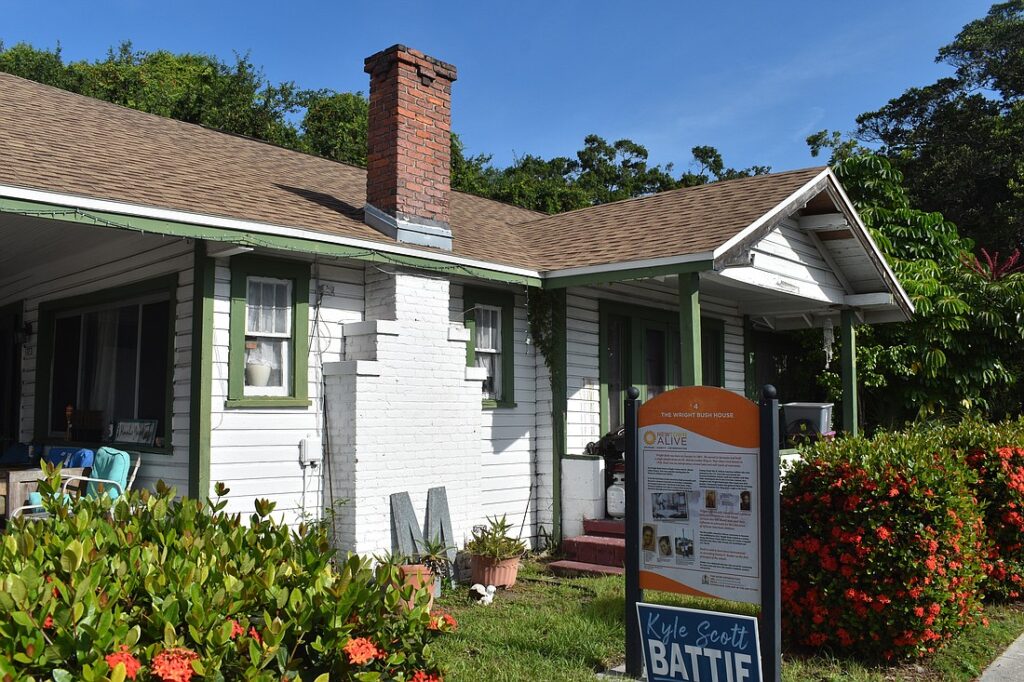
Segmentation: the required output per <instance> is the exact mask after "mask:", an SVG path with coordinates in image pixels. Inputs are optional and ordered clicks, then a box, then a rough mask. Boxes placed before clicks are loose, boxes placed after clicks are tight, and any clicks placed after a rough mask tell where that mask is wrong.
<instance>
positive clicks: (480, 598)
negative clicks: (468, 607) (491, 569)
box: [469, 583, 495, 606]
mask: <svg viewBox="0 0 1024 682" xmlns="http://www.w3.org/2000/svg"><path fill="white" fill-rule="evenodd" d="M494 592H495V587H494V585H488V586H487V587H484V586H483V585H481V584H480V583H476V584H474V585H473V586H472V587H470V588H469V597H470V599H475V600H476V602H477V603H478V604H483V605H484V606H487V605H488V604H490V603H491V602H492V601H494Z"/></svg>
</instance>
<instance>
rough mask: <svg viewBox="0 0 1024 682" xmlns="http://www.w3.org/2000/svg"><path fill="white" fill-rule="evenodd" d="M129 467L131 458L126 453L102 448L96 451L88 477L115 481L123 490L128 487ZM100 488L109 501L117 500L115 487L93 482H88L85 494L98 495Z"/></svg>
mask: <svg viewBox="0 0 1024 682" xmlns="http://www.w3.org/2000/svg"><path fill="white" fill-rule="evenodd" d="M131 466H132V458H131V455H129V454H128V453H127V452H125V451H124V450H116V449H114V448H108V447H106V446H104V447H102V448H100V449H99V450H97V451H96V456H95V458H94V459H93V463H92V473H91V474H90V476H91V477H92V478H102V479H105V480H108V481H117V482H118V483H120V484H121V488H122V489H123V488H125V487H126V486H127V485H128V471H129V470H130V469H131ZM100 486H103V490H104V492H106V493H107V494H108V495H110V499H112V500H116V499H117V497H118V495H119V493H118V491H117V489H116V488H115V487H113V486H112V485H109V484H106V485H104V484H102V483H96V482H94V481H89V484H88V485H87V486H86V489H85V493H86V494H87V495H99V494H100Z"/></svg>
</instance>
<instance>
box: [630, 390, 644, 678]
mask: <svg viewBox="0 0 1024 682" xmlns="http://www.w3.org/2000/svg"><path fill="white" fill-rule="evenodd" d="M639 397H640V391H639V390H637V388H636V386H630V387H629V388H628V389H626V411H625V418H626V419H625V423H626V443H625V446H626V613H625V621H626V674H627V675H628V676H630V677H640V674H641V671H642V669H643V650H642V648H641V647H642V645H641V641H640V639H641V638H640V621H639V620H638V616H637V610H636V609H637V604H638V603H640V602H641V601H642V600H643V598H644V596H643V591H642V590H641V589H640V562H639V561H637V557H639V556H640V501H639V495H640V492H639V480H640V457H639V452H638V448H637V438H636V414H637V408H638V406H639Z"/></svg>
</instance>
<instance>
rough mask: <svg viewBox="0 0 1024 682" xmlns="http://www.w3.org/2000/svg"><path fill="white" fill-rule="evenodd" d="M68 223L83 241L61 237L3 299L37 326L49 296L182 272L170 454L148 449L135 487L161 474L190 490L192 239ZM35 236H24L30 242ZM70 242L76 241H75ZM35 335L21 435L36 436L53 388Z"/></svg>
mask: <svg viewBox="0 0 1024 682" xmlns="http://www.w3.org/2000/svg"><path fill="white" fill-rule="evenodd" d="M64 229H66V230H68V231H69V234H70V233H73V234H76V235H77V234H81V235H83V236H84V241H83V240H81V239H80V240H78V241H74V240H71V241H72V242H73V243H75V244H78V246H79V247H81V245H82V244H86V245H88V246H86V248H77V247H76V249H75V250H74V251H73V252H72V251H68V250H67V249H62V244H61V241H60V240H59V239H58V240H57V241H55V242H51V243H50V244H49V245H48V248H50V249H51V250H52V252H53V257H52V259H50V260H49V261H48V262H46V263H45V264H44V265H42V266H39V267H35V268H33V269H32V270H31V272H29V273H27V274H26V275H25V276H23V277H19V278H17V279H12V280H5V281H4V283H3V284H2V285H0V305H7V304H8V303H16V302H19V301H20V302H22V303H23V314H24V319H25V321H26V322H30V323H31V324H32V326H33V328H34V329H35V330H37V331H38V329H39V305H40V303H43V302H46V301H59V300H61V299H65V298H70V297H73V296H80V295H82V294H90V293H95V292H100V291H103V290H106V289H111V288H115V287H121V286H126V285H131V284H134V283H137V282H143V281H146V280H150V279H154V278H157V277H164V276H167V275H172V274H176V275H177V276H178V288H177V291H176V294H175V295H176V299H177V305H176V308H175V313H176V320H175V325H174V367H173V376H174V379H173V382H174V383H173V395H174V400H173V403H172V408H171V409H172V420H171V425H170V426H171V438H170V442H171V449H172V452H171V453H170V454H156V453H145V454H143V458H142V465H141V467H140V469H139V474H138V477H137V478H136V482H135V486H136V488H152V487H153V486H154V485H155V484H156V482H157V481H158V480H163V481H164V482H165V483H167V484H168V485H170V486H174V487H175V488H176V489H177V490H178V492H179V493H180V494H188V461H189V460H188V458H189V449H188V444H189V418H188V417H189V410H190V404H189V399H190V390H189V389H190V383H189V377H190V376H191V361H192V356H191V348H192V337H191V333H192V267H193V255H192V253H193V249H192V245H191V244H190V243H189V242H187V241H185V240H184V239H174V238H166V237H157V236H154V235H143V234H137V233H134V232H128V231H121V232H119V231H116V230H101V229H100V228H83V227H78V226H72V225H66V226H65V227H64ZM98 232H101V233H102V235H103V238H102V239H96V240H95V242H96V244H91V245H90V241H91V240H90V239H89V236H90V235H92V234H95V233H98ZM29 241H31V238H30V237H27V236H24V235H23V238H22V239H21V240H20V241H19V242H18V243H19V244H23V245H25V244H27V243H28V242H29ZM69 243H70V242H69ZM38 340H39V337H38V334H33V335H32V336H31V337H30V338H29V340H28V342H27V343H26V344H25V346H24V347H23V348H22V393H21V402H20V408H21V414H20V425H21V426H20V433H19V437H20V439H21V440H23V441H29V440H32V438H33V437H34V430H35V403H36V398H37V393H41V394H42V395H40V396H38V397H40V399H42V400H46V399H47V395H46V394H48V392H49V389H48V387H46V388H40V387H37V386H36V356H37V348H36V344H37V342H38Z"/></svg>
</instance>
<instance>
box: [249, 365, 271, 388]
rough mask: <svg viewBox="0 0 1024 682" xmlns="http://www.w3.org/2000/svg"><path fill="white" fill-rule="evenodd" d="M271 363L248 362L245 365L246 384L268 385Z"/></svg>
mask: <svg viewBox="0 0 1024 682" xmlns="http://www.w3.org/2000/svg"><path fill="white" fill-rule="evenodd" d="M271 369H272V368H271V367H270V365H261V364H248V365H246V366H245V385H246V386H266V385H267V382H269V381H270V371H271Z"/></svg>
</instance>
